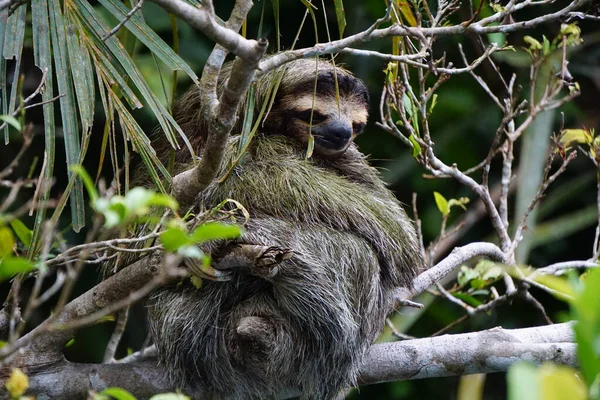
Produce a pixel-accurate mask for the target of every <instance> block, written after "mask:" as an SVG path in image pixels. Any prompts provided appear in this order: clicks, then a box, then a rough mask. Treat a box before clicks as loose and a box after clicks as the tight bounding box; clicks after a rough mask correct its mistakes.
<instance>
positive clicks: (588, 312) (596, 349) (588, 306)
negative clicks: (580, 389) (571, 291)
mask: <svg viewBox="0 0 600 400" xmlns="http://www.w3.org/2000/svg"><path fill="white" fill-rule="evenodd" d="M579 289H580V290H579V293H578V295H577V296H576V298H575V302H574V303H573V307H572V310H573V315H574V317H575V318H576V320H577V323H576V325H575V328H574V329H575V337H576V338H577V345H578V348H577V355H578V358H579V365H580V367H581V371H582V373H583V376H584V378H585V382H586V383H587V386H588V388H589V391H590V395H591V398H593V399H599V398H600V296H598V293H600V270H598V269H594V270H591V271H590V272H588V273H587V274H586V275H585V279H584V280H583V288H581V287H580V288H579Z"/></svg>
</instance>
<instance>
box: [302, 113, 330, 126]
mask: <svg viewBox="0 0 600 400" xmlns="http://www.w3.org/2000/svg"><path fill="white" fill-rule="evenodd" d="M310 113H311V110H304V111H298V112H296V114H295V117H296V118H298V119H299V120H301V121H304V122H306V123H307V124H309V123H310ZM326 119H327V116H326V115H324V114H321V113H320V112H318V111H317V110H314V111H313V112H312V123H313V124H319V123H321V122H324V121H325V120H326Z"/></svg>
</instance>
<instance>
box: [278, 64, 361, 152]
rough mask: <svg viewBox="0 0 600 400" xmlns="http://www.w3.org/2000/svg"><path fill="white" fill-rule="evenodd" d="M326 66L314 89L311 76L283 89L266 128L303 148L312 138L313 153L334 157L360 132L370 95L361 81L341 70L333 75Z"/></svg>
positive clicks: (331, 70) (320, 73)
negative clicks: (300, 144)
mask: <svg viewBox="0 0 600 400" xmlns="http://www.w3.org/2000/svg"><path fill="white" fill-rule="evenodd" d="M327 67H328V69H327V70H324V71H320V72H319V77H318V81H317V84H316V89H315V79H314V74H312V77H311V74H307V75H306V77H305V80H303V81H296V82H293V84H292V85H289V86H287V87H284V88H282V93H281V94H280V95H279V96H278V97H279V98H278V101H277V107H276V109H277V110H278V112H276V113H275V114H273V115H272V116H271V117H270V118H269V119H271V121H272V124H269V123H267V126H270V127H271V129H270V131H271V133H272V134H284V135H286V136H288V137H292V138H294V139H296V140H298V141H299V142H300V143H302V144H303V145H307V144H308V141H309V139H310V136H311V135H312V137H313V138H314V152H315V153H316V154H319V155H323V156H336V155H339V154H341V153H343V152H344V151H346V149H347V148H348V146H350V143H352V141H353V140H354V138H355V137H356V136H357V135H359V134H361V133H362V132H363V130H364V128H365V125H366V123H367V118H368V110H367V107H368V99H369V96H368V93H367V89H366V87H365V85H364V84H363V83H362V81H360V80H359V79H357V78H355V77H354V76H352V75H350V73H348V72H347V71H345V70H343V69H341V68H338V69H337V70H336V72H335V73H334V70H333V68H332V67H331V66H330V65H329V64H327ZM290 73H291V72H290ZM290 80H292V81H293V79H292V78H290Z"/></svg>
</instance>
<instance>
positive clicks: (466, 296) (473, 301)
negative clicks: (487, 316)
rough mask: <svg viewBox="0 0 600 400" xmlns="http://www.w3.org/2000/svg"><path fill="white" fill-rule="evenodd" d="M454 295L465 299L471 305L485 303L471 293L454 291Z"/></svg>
mask: <svg viewBox="0 0 600 400" xmlns="http://www.w3.org/2000/svg"><path fill="white" fill-rule="evenodd" d="M452 296H454V297H456V298H457V299H460V300H462V301H464V302H465V303H467V304H468V305H470V306H472V307H478V306H480V305H482V304H483V303H482V302H481V301H479V300H477V299H476V298H475V297H473V296H472V295H471V294H467V293H460V292H455V293H452Z"/></svg>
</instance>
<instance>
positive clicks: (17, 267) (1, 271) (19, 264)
mask: <svg viewBox="0 0 600 400" xmlns="http://www.w3.org/2000/svg"><path fill="white" fill-rule="evenodd" d="M33 270H35V266H34V265H33V264H32V263H31V262H29V261H27V260H26V259H24V258H21V257H12V256H6V257H4V258H2V259H1V260H0V282H2V281H5V280H7V279H10V278H12V277H13V276H15V275H17V274H26V273H28V272H31V271H33Z"/></svg>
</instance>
